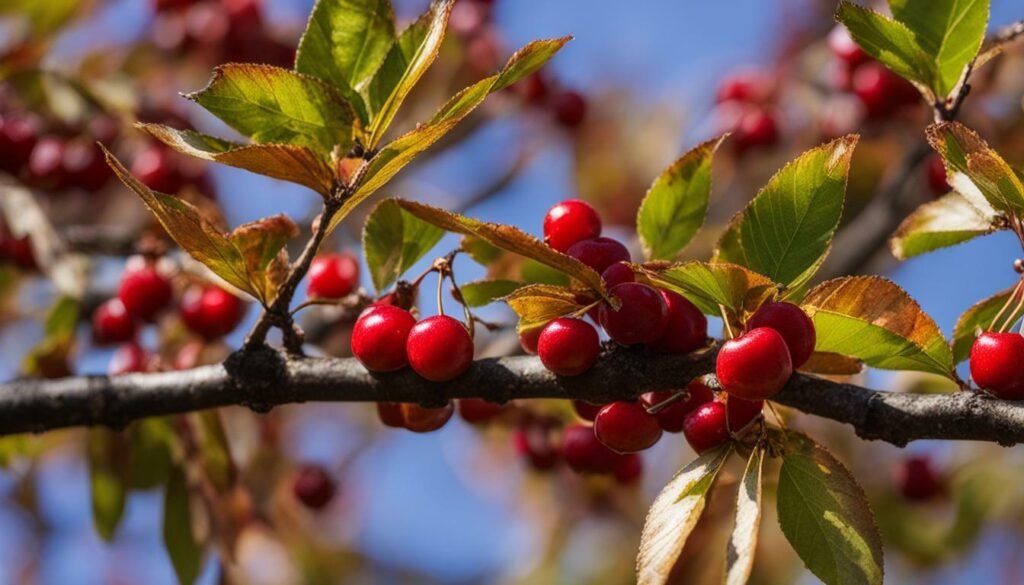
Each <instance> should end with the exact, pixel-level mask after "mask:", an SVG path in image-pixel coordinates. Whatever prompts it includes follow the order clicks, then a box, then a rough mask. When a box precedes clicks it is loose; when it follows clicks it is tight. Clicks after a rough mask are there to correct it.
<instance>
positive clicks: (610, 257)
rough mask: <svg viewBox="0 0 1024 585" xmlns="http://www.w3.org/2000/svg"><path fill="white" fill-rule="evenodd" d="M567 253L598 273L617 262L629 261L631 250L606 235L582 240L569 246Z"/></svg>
mask: <svg viewBox="0 0 1024 585" xmlns="http://www.w3.org/2000/svg"><path fill="white" fill-rule="evenodd" d="M565 253H566V254H568V255H569V256H572V257H573V258H575V259H577V260H579V261H580V262H582V263H584V264H586V265H587V266H589V267H591V268H593V269H594V270H596V271H597V272H598V273H601V272H604V271H605V269H607V268H608V267H609V266H611V265H612V264H615V263H616V262H629V250H628V249H627V248H626V247H625V246H623V245H622V243H621V242H619V241H618V240H613V239H611V238H604V237H599V238H591V239H589V240H580V241H579V242H576V243H575V244H573V245H571V246H569V249H568V250H566V251H565Z"/></svg>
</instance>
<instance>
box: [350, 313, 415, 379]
mask: <svg viewBox="0 0 1024 585" xmlns="http://www.w3.org/2000/svg"><path fill="white" fill-rule="evenodd" d="M415 325H416V319H415V318H414V317H413V316H412V314H411V313H409V311H406V310H405V309H400V308H398V307H395V306H393V305H373V306H371V307H368V308H367V309H366V310H365V311H363V314H362V315H360V316H359V319H357V320H356V324H355V326H353V328H352V355H354V356H355V357H356V359H358V360H359V361H360V362H361V363H362V364H363V366H364V367H365V368H366V369H367V370H370V371H371V372H394V371H395V370H399V369H401V368H404V367H405V366H406V365H408V364H409V358H408V357H407V355H406V353H405V348H406V343H407V342H408V339H409V332H410V331H412V328H413V327H414V326H415Z"/></svg>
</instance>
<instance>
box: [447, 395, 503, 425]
mask: <svg viewBox="0 0 1024 585" xmlns="http://www.w3.org/2000/svg"><path fill="white" fill-rule="evenodd" d="M458 409H459V416H461V417H462V420H464V421H466V422H468V423H470V424H481V423H485V422H488V421H490V420H492V419H494V418H495V417H497V416H498V415H500V414H501V413H503V412H505V405H504V404H495V403H494V402H489V401H487V400H481V399H479V398H463V399H461V400H459V402H458Z"/></svg>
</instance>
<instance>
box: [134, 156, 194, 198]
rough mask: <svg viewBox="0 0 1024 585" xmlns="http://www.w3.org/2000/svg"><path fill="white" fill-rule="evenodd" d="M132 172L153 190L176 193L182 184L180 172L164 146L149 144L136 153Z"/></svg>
mask: <svg viewBox="0 0 1024 585" xmlns="http://www.w3.org/2000/svg"><path fill="white" fill-rule="evenodd" d="M132 174H133V175H135V177H136V178H137V179H138V180H139V181H141V182H142V183H143V184H145V185H146V186H147V187H149V188H150V189H153V190H154V191H159V192H161V193H172V194H173V193H177V192H178V190H180V189H181V186H182V178H181V172H180V170H179V169H178V165H177V161H175V160H174V159H173V158H172V156H171V153H170V152H169V151H168V150H167V148H165V147H164V146H161V145H158V144H150V145H148V146H145V147H144V148H142V150H140V151H139V152H138V153H136V155H135V158H134V159H133V160H132Z"/></svg>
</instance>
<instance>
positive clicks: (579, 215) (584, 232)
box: [544, 199, 601, 254]
mask: <svg viewBox="0 0 1024 585" xmlns="http://www.w3.org/2000/svg"><path fill="white" fill-rule="evenodd" d="M600 235H601V218H600V216H598V215H597V210H596V209H594V208H593V207H592V206H591V205H590V204H589V203H587V202H586V201H583V200H582V199H567V200H565V201H562V202H561V203H558V204H556V205H555V206H554V207H552V208H551V209H549V210H548V212H547V214H546V215H545V216H544V241H545V242H547V245H549V246H551V247H552V248H554V249H555V250H558V251H559V252H562V253H563V254H564V253H565V251H566V250H568V249H569V247H570V246H572V245H573V244H575V243H576V242H580V241H582V240H589V239H592V238H596V237H598V236H600Z"/></svg>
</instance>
